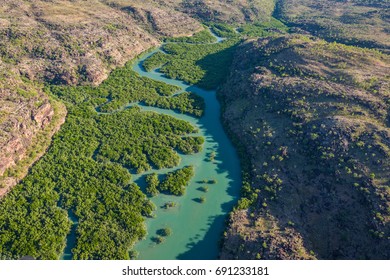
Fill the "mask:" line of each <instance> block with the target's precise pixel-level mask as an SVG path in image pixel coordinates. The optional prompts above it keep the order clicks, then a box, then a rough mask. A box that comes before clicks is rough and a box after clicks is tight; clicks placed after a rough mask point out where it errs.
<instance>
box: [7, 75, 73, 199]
mask: <svg viewBox="0 0 390 280" xmlns="http://www.w3.org/2000/svg"><path fill="white" fill-rule="evenodd" d="M2 85H3V88H2V89H0V97H1V99H0V101H1V102H0V196H2V195H4V194H5V193H6V192H8V191H9V189H10V188H11V187H12V186H14V185H15V184H17V183H18V182H19V180H20V179H21V178H22V177H23V176H24V174H26V172H27V169H28V167H29V166H30V165H31V164H32V163H33V162H35V161H36V160H37V159H38V158H39V157H40V156H41V155H42V154H43V152H44V151H45V150H46V148H47V147H48V144H49V143H50V141H48V139H50V138H51V136H52V135H53V134H54V133H55V132H56V131H57V130H58V129H59V128H60V126H61V124H62V123H63V122H64V121H65V114H66V110H65V108H64V106H63V105H62V106H61V105H59V104H56V105H57V106H58V105H59V106H60V107H58V108H57V111H55V110H54V108H53V105H52V104H51V103H50V101H49V99H48V97H47V96H46V95H45V94H44V93H43V91H42V90H41V88H39V87H36V86H34V85H26V84H24V83H23V81H21V80H18V79H17V78H12V77H10V78H9V80H8V81H7V82H4V83H3V84H2ZM18 90H19V92H18ZM23 95H24V96H23ZM54 117H56V118H55V120H53V118H54ZM40 136H44V137H43V138H44V139H40V140H39V139H38V137H40ZM38 140H39V141H38ZM45 140H46V141H45ZM22 161H26V162H25V164H22V165H21V166H19V164H20V163H21V162H22ZM18 167H20V168H19V169H18ZM11 170H12V171H11ZM9 171H11V172H9Z"/></svg>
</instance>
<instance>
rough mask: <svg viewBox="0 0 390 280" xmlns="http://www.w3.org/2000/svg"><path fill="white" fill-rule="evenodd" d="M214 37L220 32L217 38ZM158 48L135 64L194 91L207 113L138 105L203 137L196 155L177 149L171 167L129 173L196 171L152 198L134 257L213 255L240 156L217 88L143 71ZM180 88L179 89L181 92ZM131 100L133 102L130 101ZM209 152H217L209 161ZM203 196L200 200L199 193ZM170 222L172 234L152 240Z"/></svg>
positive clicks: (236, 183)
mask: <svg viewBox="0 0 390 280" xmlns="http://www.w3.org/2000/svg"><path fill="white" fill-rule="evenodd" d="M217 39H218V42H220V41H221V38H217ZM157 51H160V50H156V51H154V52H152V53H149V54H147V55H144V56H143V57H141V58H139V59H138V60H137V61H136V62H135V64H134V70H135V71H136V72H137V73H138V74H140V75H141V76H145V77H148V78H151V79H154V80H158V81H162V82H165V83H167V84H172V85H176V86H179V87H180V88H181V89H182V90H181V92H183V91H190V92H194V93H196V94H198V95H200V96H202V97H203V98H204V100H205V103H206V109H205V114H204V116H203V117H202V118H201V119H196V118H193V117H191V116H188V115H184V114H179V113H176V112H174V111H172V110H165V109H158V108H154V107H147V106H142V105H138V106H140V107H141V108H142V109H143V110H147V111H154V112H157V113H161V114H167V115H170V116H174V117H175V118H178V119H182V120H186V121H188V122H190V123H191V124H193V125H194V126H196V127H197V128H198V129H199V132H198V133H197V135H202V136H203V137H204V138H205V144H204V147H203V150H202V152H200V153H198V154H195V155H181V163H180V165H179V166H178V167H176V168H173V169H165V170H158V171H155V170H154V171H150V172H147V173H143V174H141V175H133V179H134V181H135V182H136V183H137V184H138V185H139V186H141V188H143V187H145V181H144V179H145V178H144V175H145V174H148V173H151V172H157V173H160V174H164V173H166V172H168V171H172V170H175V169H177V168H182V167H183V166H187V165H193V166H194V167H195V176H194V177H193V179H192V180H191V181H190V184H189V186H188V187H187V192H186V194H185V195H184V196H182V197H175V196H170V195H163V194H160V195H158V196H157V197H155V198H152V201H153V202H154V203H155V204H156V206H157V210H156V212H155V214H156V217H155V218H150V219H147V221H146V226H147V230H148V235H147V237H146V239H145V240H142V241H140V242H138V243H137V244H136V245H135V248H134V249H135V250H136V251H138V252H139V257H138V259H143V260H150V259H153V260H154V259H155V260H157V259H216V258H217V257H218V252H219V241H220V239H221V236H222V232H223V229H224V226H225V221H226V215H227V214H228V213H229V212H230V211H231V210H232V208H233V206H234V204H235V203H236V201H237V198H238V195H239V190H240V186H241V178H240V174H241V172H240V165H239V159H238V157H237V154H236V152H235V149H234V148H233V146H232V144H231V142H230V140H229V139H228V137H227V136H226V134H225V132H224V130H223V128H222V124H221V122H220V104H219V102H218V100H217V98H216V92H215V91H206V90H203V89H200V88H198V87H196V86H191V85H188V84H185V83H184V82H181V81H177V80H172V79H169V78H166V77H164V75H163V74H162V73H159V72H158V71H153V72H146V71H145V70H144V69H143V67H142V62H143V61H144V60H145V59H146V58H148V57H149V56H151V55H153V53H155V52H157ZM179 93H180V92H179ZM132 106H134V104H133V105H132ZM210 153H215V154H216V157H215V159H214V160H213V161H210ZM211 179H215V180H216V181H217V183H216V184H208V183H203V181H204V180H207V181H208V180H211ZM205 185H207V186H208V187H209V191H208V192H202V191H201V190H199V188H200V187H202V186H205ZM200 197H205V198H206V201H205V202H204V203H199V202H198V199H199V198H200ZM172 201H173V202H175V203H176V204H177V206H176V207H174V208H171V209H168V210H166V209H163V208H162V207H161V206H163V205H164V204H165V203H166V202H172ZM165 227H169V228H171V229H172V235H171V236H168V237H166V239H165V241H164V242H163V243H160V244H156V243H155V242H153V240H152V238H153V237H156V236H157V234H156V232H157V231H158V230H159V229H162V228H165Z"/></svg>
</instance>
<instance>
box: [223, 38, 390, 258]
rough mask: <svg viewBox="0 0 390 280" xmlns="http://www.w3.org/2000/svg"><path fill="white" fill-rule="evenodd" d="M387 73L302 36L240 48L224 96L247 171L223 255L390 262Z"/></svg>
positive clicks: (369, 59) (385, 60)
mask: <svg viewBox="0 0 390 280" xmlns="http://www.w3.org/2000/svg"><path fill="white" fill-rule="evenodd" d="M389 68H390V57H389V56H387V55H384V54H381V53H379V52H377V51H371V50H367V49H361V48H357V47H349V46H346V45H342V44H337V43H327V42H325V41H323V40H319V39H313V38H309V37H306V36H303V35H289V36H282V37H279V38H263V39H258V40H255V41H251V42H247V43H245V44H243V45H242V46H241V47H240V48H239V50H238V51H237V53H236V57H235V62H234V65H233V68H232V71H231V75H230V77H229V79H228V81H227V82H226V84H225V85H224V86H223V88H222V89H221V91H220V98H221V100H222V101H223V104H224V114H223V121H224V123H225V126H226V128H227V129H228V130H229V133H230V134H231V136H232V139H234V141H235V143H236V146H237V147H239V150H240V153H241V155H242V160H243V166H244V171H245V172H246V175H245V176H244V179H245V182H244V185H243V192H242V195H243V197H242V199H241V200H240V202H239V204H238V206H237V209H236V210H235V211H234V212H233V213H232V214H231V218H230V225H229V227H228V230H227V231H226V232H225V238H224V245H223V249H222V252H221V258H222V259H234V258H238V259H263V258H264V259H313V258H319V259H388V258H389V257H390V255H389V252H390V247H389V244H390V243H389V236H390V225H389V221H390V117H389V112H390V88H389V72H390V71H389Z"/></svg>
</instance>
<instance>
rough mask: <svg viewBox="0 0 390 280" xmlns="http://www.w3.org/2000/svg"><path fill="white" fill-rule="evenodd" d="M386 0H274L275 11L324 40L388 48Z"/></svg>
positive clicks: (389, 19) (389, 8)
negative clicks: (275, 2) (275, 1)
mask: <svg viewBox="0 0 390 280" xmlns="http://www.w3.org/2000/svg"><path fill="white" fill-rule="evenodd" d="M389 11H390V2H389V1H388V0H278V5H277V10H276V14H277V16H278V17H280V18H282V19H283V20H284V21H286V22H288V23H290V24H291V25H292V26H295V27H299V28H301V29H303V30H306V31H308V32H310V33H311V34H313V35H315V36H319V37H322V38H324V39H326V40H327V41H330V42H333V41H337V42H341V43H345V44H349V45H359V46H361V47H371V48H378V49H381V50H383V51H388V49H389V47H390V41H389V38H388V33H389V28H390V14H389Z"/></svg>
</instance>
